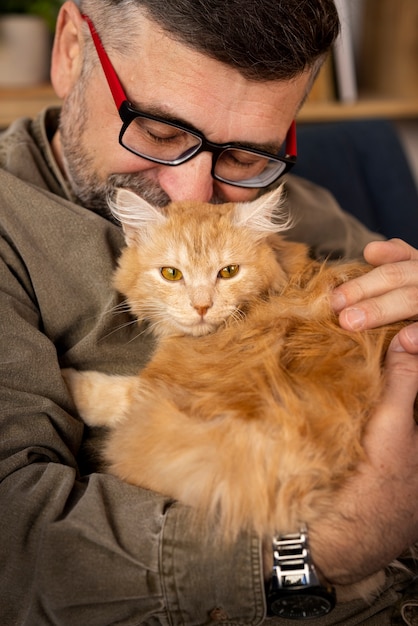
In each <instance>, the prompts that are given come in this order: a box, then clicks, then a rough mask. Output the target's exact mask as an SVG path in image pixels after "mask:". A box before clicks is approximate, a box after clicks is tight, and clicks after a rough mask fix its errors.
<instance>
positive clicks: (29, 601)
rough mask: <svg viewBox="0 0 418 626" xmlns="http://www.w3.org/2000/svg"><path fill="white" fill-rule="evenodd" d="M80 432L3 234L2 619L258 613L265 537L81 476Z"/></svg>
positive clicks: (194, 619) (245, 619) (168, 619)
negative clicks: (223, 539)
mask: <svg viewBox="0 0 418 626" xmlns="http://www.w3.org/2000/svg"><path fill="white" fill-rule="evenodd" d="M38 254H42V251H41V250H39V251H38ZM52 291H53V290H52V289H51V293H52ZM82 438H83V425H82V423H81V422H80V421H79V420H78V419H77V418H76V416H75V414H74V413H72V407H71V401H70V399H69V397H68V396H67V393H66V390H65V387H64V385H63V383H62V380H61V376H60V369H59V362H58V358H57V348H56V345H54V342H52V341H51V340H50V339H49V338H48V337H47V336H46V334H45V332H44V328H43V320H42V319H41V316H40V314H39V310H38V308H37V302H36V299H35V296H34V290H33V284H32V282H31V278H30V276H29V273H28V272H26V271H25V270H24V269H23V264H22V263H21V259H20V258H19V255H18V254H17V252H16V250H15V248H14V246H13V245H12V244H11V243H10V242H9V241H8V238H7V236H5V237H3V238H2V239H1V240H0V479H1V483H0V510H1V522H0V527H1V532H0V615H1V620H0V621H1V623H2V624H7V625H12V624H19V625H24V624H27V625H28V626H33V624H39V625H41V624H59V625H60V626H66V625H68V626H74V625H75V624H89V626H94V625H102V626H104V625H108V624H116V623H117V624H125V625H130V624H132V625H133V624H135V625H137V624H139V623H141V624H153V625H155V624H158V623H161V624H207V623H210V622H211V621H212V618H211V615H212V614H213V613H212V612H213V611H214V610H215V609H221V610H222V611H223V612H224V613H225V615H228V617H229V619H230V620H231V621H232V622H234V623H241V624H257V623H259V622H260V621H261V620H262V618H263V612H264V599H263V596H264V594H263V584H262V575H261V572H260V562H261V559H260V548H259V543H258V541H256V540H255V539H254V538H252V537H249V536H243V537H241V538H240V540H239V541H238V542H237V544H236V545H234V546H231V548H230V549H228V550H225V549H224V548H222V547H221V546H220V545H217V544H216V543H215V542H214V541H213V540H212V539H213V536H212V533H211V529H209V528H206V529H205V528H201V527H199V526H198V525H197V524H196V523H195V522H194V519H193V512H192V511H190V510H189V509H188V508H187V507H184V506H181V505H180V504H178V503H173V502H172V501H170V500H169V499H167V498H164V497H163V496H160V495H158V494H155V493H151V492H149V491H146V490H141V489H139V488H136V487H132V486H130V485H127V484H124V483H122V482H121V481H119V480H117V479H116V478H114V477H112V476H110V475H106V474H99V473H93V474H91V475H88V476H82V475H81V474H80V472H79V470H78V467H77V457H78V454H79V451H80V445H81V442H82Z"/></svg>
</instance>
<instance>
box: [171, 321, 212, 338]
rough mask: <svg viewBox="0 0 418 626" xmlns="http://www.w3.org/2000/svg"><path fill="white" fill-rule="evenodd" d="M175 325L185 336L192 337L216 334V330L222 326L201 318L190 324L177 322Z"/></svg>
mask: <svg viewBox="0 0 418 626" xmlns="http://www.w3.org/2000/svg"><path fill="white" fill-rule="evenodd" d="M174 325H175V326H176V328H177V329H178V330H180V331H181V332H182V333H184V334H185V335H191V336H193V337H201V336H203V335H209V334H210V333H213V332H215V330H216V329H217V328H219V326H220V324H219V323H214V322H208V321H207V320H206V319H205V318H204V317H201V318H200V319H199V320H197V321H194V322H192V323H190V324H185V323H181V322H177V321H176V322H174Z"/></svg>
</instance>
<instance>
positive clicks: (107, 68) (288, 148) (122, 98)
mask: <svg viewBox="0 0 418 626" xmlns="http://www.w3.org/2000/svg"><path fill="white" fill-rule="evenodd" d="M80 15H81V17H82V19H83V20H84V21H85V22H86V23H87V25H88V27H89V30H90V34H91V37H92V40H93V44H94V47H95V49H96V52H97V56H98V57H99V61H100V64H101V66H102V69H103V72H104V75H105V78H106V81H107V84H108V86H109V89H110V91H111V94H112V97H113V100H114V103H115V105H116V108H117V111H118V114H119V117H120V118H121V120H122V128H121V130H120V133H119V144H120V145H121V146H122V147H123V148H125V150H128V151H129V152H132V153H133V154H135V155H136V156H139V157H141V158H144V159H146V160H147V161H151V162H153V163H159V164H161V165H168V166H174V167H176V166H178V165H181V164H182V163H186V162H187V161H189V160H191V159H193V158H194V157H195V156H197V155H198V154H199V153H200V152H210V153H211V154H212V155H213V158H212V169H211V175H212V177H213V178H214V179H215V180H218V181H220V182H222V183H225V184H227V185H232V186H234V187H243V188H253V189H256V188H260V189H261V188H264V187H268V186H269V185H271V184H273V183H274V182H276V181H277V180H278V179H279V178H281V177H282V176H284V174H286V173H287V172H288V171H289V170H290V169H291V168H292V167H293V166H294V164H295V163H296V160H297V141H296V121H295V120H293V121H292V123H291V125H290V126H289V129H288V131H287V134H286V140H285V154H284V156H280V157H279V156H277V155H275V154H271V153H270V152H265V151H263V150H258V149H255V148H245V147H243V146H241V145H240V144H237V143H233V142H232V143H231V142H230V143H214V142H212V141H209V140H208V139H207V138H206V137H205V135H204V134H203V133H202V132H200V131H198V130H195V129H192V128H188V127H187V126H185V125H182V124H178V123H176V122H172V121H167V120H165V119H164V118H162V117H158V116H156V115H152V114H150V113H145V112H142V111H139V110H138V109H135V107H133V106H132V105H131V104H130V102H129V100H128V98H127V96H126V94H125V91H124V89H123V87H122V84H121V82H120V80H119V77H118V75H117V73H116V70H115V68H114V67H113V65H112V62H111V60H110V58H109V56H108V54H107V52H106V50H105V48H104V46H103V43H102V40H101V38H100V35H99V34H98V32H97V30H96V28H95V26H94V24H93V22H92V20H91V19H90V18H89V16H88V15H86V14H85V13H81V14H80ZM136 117H142V118H145V119H149V120H152V121H155V122H159V123H162V124H167V125H168V126H171V127H173V128H176V129H178V130H182V131H184V132H186V133H189V134H190V135H192V136H195V137H196V138H198V139H199V141H200V142H201V143H200V145H199V146H197V149H196V150H195V151H193V152H192V153H191V154H186V156H184V155H180V156H179V157H178V158H177V159H175V160H174V161H172V160H171V161H166V160H164V159H157V158H156V157H150V156H147V155H145V154H142V153H139V152H137V151H136V150H134V149H132V148H130V147H129V146H127V145H125V144H124V143H123V141H122V140H123V136H124V134H125V132H126V129H127V128H128V126H129V125H130V124H131V122H132V121H133V120H134V119H135V118H136ZM228 149H236V150H241V151H244V152H247V153H249V154H255V155H257V156H261V157H264V158H267V159H269V160H273V161H278V162H280V163H284V165H285V168H284V169H283V171H281V172H280V173H279V174H278V175H277V177H276V178H274V179H273V180H269V181H268V182H267V183H266V184H264V185H263V184H259V185H253V184H245V180H244V181H239V182H234V181H229V180H225V179H223V178H222V177H220V176H219V175H217V174H215V167H216V163H217V161H218V159H219V157H220V156H221V154H222V153H223V152H224V151H225V150H228Z"/></svg>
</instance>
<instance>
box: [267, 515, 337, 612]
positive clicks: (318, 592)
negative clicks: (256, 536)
mask: <svg viewBox="0 0 418 626" xmlns="http://www.w3.org/2000/svg"><path fill="white" fill-rule="evenodd" d="M266 600H267V614H268V615H269V616H273V615H277V616H279V617H283V618H286V619H293V620H305V619H311V618H320V617H322V616H324V615H326V614H327V613H329V612H330V611H331V610H332V609H333V608H334V606H335V589H334V588H333V587H331V586H322V585H321V583H320V582H319V578H318V575H317V573H316V570H315V566H314V564H313V562H312V559H311V555H310V550H309V543H308V531H307V528H306V526H302V527H301V528H300V530H299V532H298V533H292V534H288V535H277V536H275V537H274V538H273V570H272V577H271V580H270V581H269V583H268V584H267V585H266Z"/></svg>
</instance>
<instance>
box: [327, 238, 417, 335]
mask: <svg viewBox="0 0 418 626" xmlns="http://www.w3.org/2000/svg"><path fill="white" fill-rule="evenodd" d="M364 258H365V259H366V261H367V262H368V263H370V264H371V265H373V266H374V269H373V270H371V272H369V273H368V274H364V275H363V276H360V277H359V278H355V279H353V280H350V281H348V282H347V283H345V284H343V285H340V286H339V287H337V289H335V291H334V294H333V299H332V303H333V307H334V310H335V311H336V312H338V313H339V319H340V324H341V326H342V327H343V328H346V329H348V330H362V329H364V328H376V327H377V326H382V325H383V324H389V323H391V322H396V321H401V320H407V319H409V320H412V319H418V250H416V249H415V248H413V247H412V246H410V245H408V244H407V243H405V242H404V241H401V240H400V239H391V240H390V241H375V242H373V243H370V244H368V245H367V246H366V248H365V249H364Z"/></svg>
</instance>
